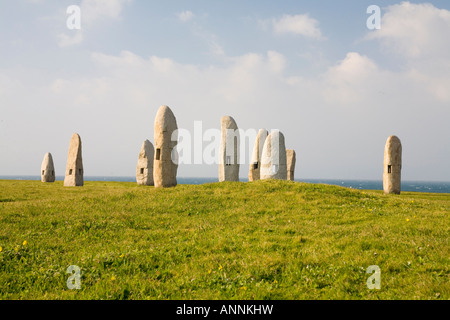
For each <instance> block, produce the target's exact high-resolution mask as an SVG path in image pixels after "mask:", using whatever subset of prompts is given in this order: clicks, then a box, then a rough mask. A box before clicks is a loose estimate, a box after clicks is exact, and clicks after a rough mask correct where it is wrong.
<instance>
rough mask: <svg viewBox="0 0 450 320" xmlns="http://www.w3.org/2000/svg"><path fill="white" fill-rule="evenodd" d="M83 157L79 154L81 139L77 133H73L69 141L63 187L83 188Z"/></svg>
mask: <svg viewBox="0 0 450 320" xmlns="http://www.w3.org/2000/svg"><path fill="white" fill-rule="evenodd" d="M83 175H84V170H83V157H82V154H81V138H80V136H79V135H78V133H74V134H73V135H72V138H71V139H70V144H69V154H68V156H67V166H66V175H65V178H64V186H65V187H82V186H83V183H84V181H83Z"/></svg>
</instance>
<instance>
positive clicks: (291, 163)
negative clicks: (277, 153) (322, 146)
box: [286, 149, 297, 181]
mask: <svg viewBox="0 0 450 320" xmlns="http://www.w3.org/2000/svg"><path fill="white" fill-rule="evenodd" d="M296 161H297V159H296V154H295V150H291V149H287V150H286V163H287V180H291V181H294V172H295V162H296Z"/></svg>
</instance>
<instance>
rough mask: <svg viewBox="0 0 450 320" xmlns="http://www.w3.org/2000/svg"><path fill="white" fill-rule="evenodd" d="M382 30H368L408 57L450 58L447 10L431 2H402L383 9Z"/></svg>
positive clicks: (387, 46)
mask: <svg viewBox="0 0 450 320" xmlns="http://www.w3.org/2000/svg"><path fill="white" fill-rule="evenodd" d="M385 11H386V13H385V14H384V15H383V17H382V19H381V29H380V30H377V31H374V32H370V33H369V34H368V36H367V38H368V39H378V40H380V42H381V43H382V44H383V45H384V46H385V47H386V48H387V49H388V50H391V51H393V52H395V53H397V54H400V55H402V56H405V57H407V58H439V57H445V58H450V41H449V34H450V11H448V10H445V9H438V8H436V7H434V6H433V5H432V4H429V3H424V4H412V3H410V2H402V3H401V4H396V5H392V6H388V7H387V8H385Z"/></svg>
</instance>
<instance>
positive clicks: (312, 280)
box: [0, 180, 450, 300]
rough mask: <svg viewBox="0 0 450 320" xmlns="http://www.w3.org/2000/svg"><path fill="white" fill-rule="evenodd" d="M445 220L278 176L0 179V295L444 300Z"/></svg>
mask: <svg viewBox="0 0 450 320" xmlns="http://www.w3.org/2000/svg"><path fill="white" fill-rule="evenodd" d="M449 212H450V194H427V193H413V192H403V193H402V194H401V195H400V196H396V195H383V194H382V192H379V191H358V190H352V189H346V188H342V187H337V186H329V185H320V184H307V183H298V182H291V181H267V180H266V181H257V182H251V183H228V182H227V183H213V184H204V185H179V186H177V187H176V188H170V189H155V188H153V187H143V186H137V185H136V184H135V183H125V182H123V183H120V182H86V183H85V186H84V187H83V188H64V187H63V186H62V182H61V181H58V182H55V183H53V184H44V183H41V182H38V181H0V247H1V250H2V251H1V252H0V299H258V300H259V299H449V298H450V284H449V283H450V281H449V280H450V279H449V278H450V277H449V275H450V273H449V244H448V239H449V226H450V223H449V222H450V220H449ZM24 241H27V243H26V244H25V245H24ZM70 265H77V266H79V267H80V268H81V272H82V277H81V290H69V289H68V288H67V285H66V281H67V279H68V278H69V275H68V274H66V270H67V268H68V267H69V266H70ZM370 265H378V266H379V267H380V268H381V289H380V290H369V289H368V288H367V286H366V281H367V279H368V277H369V276H370V275H369V274H366V269H367V267H369V266H370Z"/></svg>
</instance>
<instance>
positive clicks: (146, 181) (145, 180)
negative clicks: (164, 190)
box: [136, 140, 155, 186]
mask: <svg viewBox="0 0 450 320" xmlns="http://www.w3.org/2000/svg"><path fill="white" fill-rule="evenodd" d="M154 156H155V149H154V147H153V144H152V143H151V142H150V141H148V140H145V141H144V143H143V144H142V147H141V151H140V152H139V158H138V163H137V166H136V182H137V184H138V185H142V186H153V185H154V183H153V158H154Z"/></svg>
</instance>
